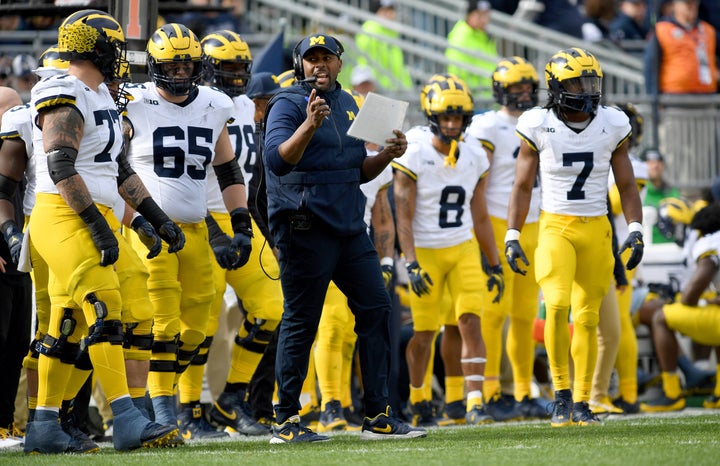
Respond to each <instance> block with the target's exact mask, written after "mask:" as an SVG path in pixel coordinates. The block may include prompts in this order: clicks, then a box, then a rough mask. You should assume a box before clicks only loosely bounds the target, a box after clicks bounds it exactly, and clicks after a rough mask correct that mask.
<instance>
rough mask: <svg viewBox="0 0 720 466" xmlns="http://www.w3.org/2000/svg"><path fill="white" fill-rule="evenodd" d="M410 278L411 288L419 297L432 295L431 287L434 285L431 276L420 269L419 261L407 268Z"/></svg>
mask: <svg viewBox="0 0 720 466" xmlns="http://www.w3.org/2000/svg"><path fill="white" fill-rule="evenodd" d="M406 268H407V272H408V278H409V279H410V288H411V289H412V290H413V293H415V294H416V295H418V296H422V295H424V294H430V287H431V286H432V284H433V281H432V279H431V278H430V275H428V274H427V272H425V271H424V270H423V269H421V268H420V264H418V263H417V261H412V262H410V263H409V264H407V266H406Z"/></svg>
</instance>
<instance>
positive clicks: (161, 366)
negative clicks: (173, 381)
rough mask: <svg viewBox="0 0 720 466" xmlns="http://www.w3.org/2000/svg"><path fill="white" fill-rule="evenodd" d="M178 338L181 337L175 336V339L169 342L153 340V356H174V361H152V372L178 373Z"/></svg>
mask: <svg viewBox="0 0 720 466" xmlns="http://www.w3.org/2000/svg"><path fill="white" fill-rule="evenodd" d="M178 338H179V335H175V338H173V339H172V340H169V341H158V340H153V342H152V346H151V350H152V354H153V356H154V355H159V354H162V353H165V354H172V355H173V356H174V358H173V359H172V360H162V359H155V358H152V359H150V370H151V371H152V372H177V370H178V367H177V353H178Z"/></svg>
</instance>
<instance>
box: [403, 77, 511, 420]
mask: <svg viewBox="0 0 720 466" xmlns="http://www.w3.org/2000/svg"><path fill="white" fill-rule="evenodd" d="M421 98H422V99H423V104H422V105H423V108H424V110H425V113H426V116H427V119H428V124H429V127H430V131H429V132H427V131H425V132H418V134H419V137H413V138H409V140H408V141H409V142H408V150H407V152H406V153H405V154H404V155H403V156H401V157H399V158H398V159H396V160H393V162H392V166H393V168H394V170H395V175H394V194H395V208H396V215H397V233H398V239H399V241H400V247H401V249H402V252H403V254H404V255H405V259H406V261H407V271H408V275H409V281H410V286H411V289H412V291H413V294H411V295H410V310H411V312H412V316H413V330H414V334H413V337H412V338H411V339H410V341H409V343H408V346H407V351H406V358H407V360H408V367H409V369H410V402H411V403H412V404H413V405H414V406H413V408H412V409H413V411H415V412H417V411H422V406H418V405H423V404H425V405H427V402H429V400H426V399H424V393H423V392H424V390H423V385H424V379H425V375H426V369H427V366H428V359H429V357H430V353H431V347H432V344H433V342H434V340H435V336H436V334H437V332H438V331H439V330H440V327H441V324H442V319H441V317H442V316H441V315H440V314H439V313H438V309H439V308H440V304H441V301H442V298H443V295H444V293H445V288H446V284H447V290H448V292H449V293H450V296H451V300H452V305H453V311H454V316H455V319H456V321H457V326H458V329H459V331H460V335H461V337H462V354H461V358H462V359H461V365H462V372H463V375H464V376H465V388H466V393H467V395H466V406H467V413H466V421H467V423H468V424H477V423H480V422H486V421H487V416H486V415H485V414H484V412H483V411H482V393H481V391H482V377H483V368H482V364H483V363H484V362H485V348H484V345H483V341H482V336H481V334H480V312H481V309H482V306H481V305H480V303H481V302H482V299H483V294H484V293H485V290H483V288H484V287H485V286H486V283H485V281H484V279H483V273H482V270H481V265H480V248H479V247H478V243H479V244H480V247H481V248H482V250H483V252H484V253H485V255H486V256H487V258H488V262H489V264H490V265H489V269H490V278H489V279H488V280H487V287H488V291H491V290H492V289H493V288H496V290H495V291H496V294H495V296H494V299H495V300H500V299H501V297H502V294H503V275H502V266H501V265H500V259H499V256H498V250H497V247H496V246H495V241H494V237H493V233H492V227H491V225H490V221H489V218H488V213H487V207H486V204H485V198H484V186H485V180H486V175H487V171H488V167H489V162H488V160H487V155H486V154H485V151H484V150H483V149H482V146H481V145H480V143H479V142H478V141H477V139H475V138H465V137H464V132H465V129H466V128H467V126H468V125H469V124H470V119H471V117H472V114H473V111H474V102H473V99H472V96H471V95H470V92H469V91H468V89H467V87H466V86H465V84H464V83H463V82H462V81H460V80H459V79H457V78H455V77H452V76H447V77H445V78H444V79H433V80H431V81H430V82H429V83H428V84H427V85H426V87H425V88H424V89H423V91H422V95H421ZM473 231H474V232H475V236H474V237H473V234H472V232H473Z"/></svg>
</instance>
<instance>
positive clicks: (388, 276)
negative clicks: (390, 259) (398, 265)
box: [380, 264, 393, 288]
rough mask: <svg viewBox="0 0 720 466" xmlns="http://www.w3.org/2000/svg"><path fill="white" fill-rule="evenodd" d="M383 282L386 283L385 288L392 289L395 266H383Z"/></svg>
mask: <svg viewBox="0 0 720 466" xmlns="http://www.w3.org/2000/svg"><path fill="white" fill-rule="evenodd" d="M380 268H381V269H382V275H383V280H384V281H385V288H390V284H391V283H392V278H393V266H392V265H390V264H385V265H381V266H380Z"/></svg>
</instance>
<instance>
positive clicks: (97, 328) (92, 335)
mask: <svg viewBox="0 0 720 466" xmlns="http://www.w3.org/2000/svg"><path fill="white" fill-rule="evenodd" d="M86 300H87V302H88V303H90V304H91V305H92V306H93V309H94V310H95V318H96V320H95V323H94V324H92V325H91V326H90V328H89V329H88V336H87V337H86V338H85V340H84V347H88V346H91V345H94V344H96V343H103V342H108V343H110V344H111V345H122V344H123V341H124V337H123V325H122V322H121V321H119V320H105V318H106V317H107V315H108V310H107V306H106V305H105V303H104V302H102V301H99V300H98V299H97V297H96V296H95V294H94V293H90V294H89V295H88V296H87V298H86Z"/></svg>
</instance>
